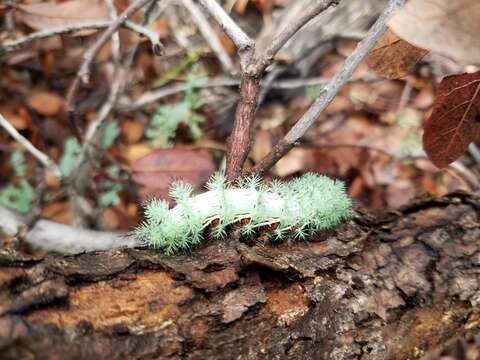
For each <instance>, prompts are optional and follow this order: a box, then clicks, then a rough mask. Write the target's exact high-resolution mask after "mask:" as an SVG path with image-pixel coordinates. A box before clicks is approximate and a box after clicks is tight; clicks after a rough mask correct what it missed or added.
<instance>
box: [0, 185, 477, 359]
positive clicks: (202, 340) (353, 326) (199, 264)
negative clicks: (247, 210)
mask: <svg viewBox="0 0 480 360" xmlns="http://www.w3.org/2000/svg"><path fill="white" fill-rule="evenodd" d="M479 214H480V201H479V199H478V198H474V197H471V196H468V195H465V194H452V195H450V196H448V197H444V198H441V199H433V198H424V199H421V200H417V201H416V202H414V203H412V204H411V205H410V206H409V207H405V208H403V209H401V210H400V211H397V212H390V213H386V214H385V215H384V216H383V218H382V219H374V218H372V217H370V216H368V215H359V216H357V217H356V218H355V219H354V220H352V221H350V222H348V223H346V224H344V225H343V226H342V227H340V228H339V229H337V230H336V231H335V232H332V233H330V234H323V235H321V236H318V237H317V238H315V239H312V240H311V241H309V242H286V243H282V244H266V243H265V241H264V240H262V239H263V237H262V236H260V237H259V238H258V239H257V240H256V241H255V242H248V241H244V240H240V239H239V238H238V236H235V231H234V233H233V235H232V238H231V239H230V241H228V242H213V241H210V242H208V243H206V244H205V245H204V246H203V247H201V248H199V249H196V250H195V251H193V252H192V253H191V254H188V255H181V256H176V257H165V256H163V255H162V254H161V253H159V252H158V251H155V250H152V249H145V248H136V249H116V250H110V251H99V252H90V253H83V254H78V255H69V256H65V255H60V254H46V253H42V252H39V251H36V252H27V251H26V250H25V249H24V250H19V249H18V248H15V247H8V246H4V247H3V248H1V249H0V266H1V267H0V354H1V355H0V357H1V358H2V359H26V358H29V359H30V358H38V359H47V358H48V359H80V358H82V359H83V358H91V359H182V358H184V359H413V358H421V357H422V356H424V355H425V354H427V353H428V352H429V351H430V350H435V348H437V347H438V346H439V345H442V344H444V343H446V342H447V341H449V340H451V339H452V338H454V337H456V336H460V335H463V334H467V333H469V332H472V331H475V330H477V331H478V329H479V326H480V217H479Z"/></svg>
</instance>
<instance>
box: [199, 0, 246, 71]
mask: <svg viewBox="0 0 480 360" xmlns="http://www.w3.org/2000/svg"><path fill="white" fill-rule="evenodd" d="M200 3H201V4H202V6H203V7H204V8H205V9H206V10H207V11H208V12H209V13H210V15H211V16H212V17H213V18H214V19H215V20H216V21H217V23H218V24H219V25H220V27H221V28H222V30H223V31H224V32H225V33H226V34H227V36H228V37H229V38H230V39H231V40H232V41H233V43H234V44H235V46H236V47H237V50H238V56H239V57H240V64H241V66H242V69H243V70H245V69H246V68H247V65H248V64H249V63H250V61H251V58H252V56H253V52H254V50H255V43H254V41H253V40H252V39H250V37H249V36H248V35H247V34H245V32H244V31H243V30H242V29H240V27H239V26H238V25H237V24H235V22H234V21H233V20H232V18H231V17H230V16H229V15H228V14H227V13H226V12H225V10H224V9H223V8H222V7H221V6H220V5H219V4H218V2H217V1H216V0H200Z"/></svg>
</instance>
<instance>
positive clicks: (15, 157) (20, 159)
mask: <svg viewBox="0 0 480 360" xmlns="http://www.w3.org/2000/svg"><path fill="white" fill-rule="evenodd" d="M10 163H11V164H12V167H13V170H14V171H15V176H18V177H25V176H26V174H27V169H26V166H25V157H24V156H23V154H22V153H21V152H20V151H19V150H15V151H14V152H13V153H12V155H11V156H10Z"/></svg>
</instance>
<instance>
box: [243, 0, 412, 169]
mask: <svg viewBox="0 0 480 360" xmlns="http://www.w3.org/2000/svg"><path fill="white" fill-rule="evenodd" d="M403 4H404V0H390V2H389V5H388V6H387V8H386V10H385V11H384V12H383V13H382V14H381V15H380V17H379V18H378V19H377V21H376V22H375V23H374V24H373V26H372V27H371V28H370V30H369V31H368V33H367V35H366V37H365V38H364V39H363V40H362V41H361V42H360V43H359V44H358V45H357V47H356V49H355V50H354V51H353V52H352V54H350V56H348V58H347V59H346V60H345V63H344V65H343V66H342V68H341V69H340V70H339V71H338V72H337V73H336V74H335V76H334V77H333V78H332V79H331V80H330V82H329V83H328V85H327V86H326V87H325V88H324V89H323V90H322V92H321V94H320V96H319V97H318V98H317V99H316V100H315V102H314V103H313V104H312V105H311V106H310V108H309V109H308V110H307V112H306V113H305V114H304V115H303V116H302V117H301V118H300V120H298V121H297V123H296V124H295V125H294V126H293V127H292V128H291V129H290V131H289V132H288V133H287V134H286V135H285V137H284V138H283V139H282V140H280V141H279V142H278V143H277V144H276V145H275V146H274V148H273V149H272V151H271V152H270V153H269V154H268V155H267V156H265V158H264V159H262V160H261V161H260V162H259V163H258V164H257V165H256V166H255V167H254V168H253V169H252V172H253V173H258V174H263V173H264V172H265V171H267V170H268V169H270V168H271V167H272V166H273V165H274V164H275V163H276V162H277V161H278V160H279V159H280V158H281V157H283V156H284V155H285V154H286V153H287V152H288V151H290V149H291V148H292V147H293V146H294V145H295V143H296V142H297V141H298V140H299V139H300V138H301V137H302V136H303V135H304V134H305V133H306V131H307V130H308V129H309V128H310V127H311V126H312V125H313V123H314V122H315V120H316V119H317V118H318V116H319V115H320V114H321V113H322V111H323V110H324V109H325V108H326V107H327V106H328V105H329V104H330V103H331V102H332V100H333V99H334V98H335V96H336V95H337V93H338V92H339V91H340V89H341V88H342V87H343V86H344V85H345V84H346V83H347V81H348V80H349V79H350V78H351V76H352V74H353V72H354V71H355V69H356V68H357V67H358V65H360V63H361V62H362V60H363V59H364V58H365V57H366V56H367V54H368V53H369V52H370V50H371V49H372V48H373V46H374V45H375V43H376V42H377V40H378V39H379V38H380V37H381V36H382V35H383V33H384V32H385V28H386V20H387V19H388V18H389V17H390V16H391V14H392V13H393V12H395V11H396V10H397V9H399V8H400V7H402V6H403Z"/></svg>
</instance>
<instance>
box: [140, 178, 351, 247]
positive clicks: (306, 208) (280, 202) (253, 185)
mask: <svg viewBox="0 0 480 360" xmlns="http://www.w3.org/2000/svg"><path fill="white" fill-rule="evenodd" d="M206 187H207V189H208V191H207V192H205V193H202V194H199V195H195V196H193V195H192V193H193V188H192V187H191V186H190V185H189V184H186V183H183V182H177V183H174V184H173V185H172V187H171V189H170V195H171V196H172V197H173V198H174V199H175V201H176V205H175V206H174V207H173V208H172V209H169V207H168V202H167V201H165V200H158V199H153V200H151V201H149V202H147V203H146V204H145V220H144V222H143V223H142V224H141V225H140V226H139V227H138V228H137V229H136V230H135V234H136V236H137V237H139V238H140V239H141V240H143V241H145V242H146V243H148V244H150V245H152V246H154V247H158V248H161V249H162V250H163V251H164V252H165V253H166V254H174V253H177V252H179V251H182V250H187V249H190V248H192V247H194V246H196V245H198V244H199V243H200V242H201V241H202V239H203V233H204V230H205V228H206V227H208V226H209V225H213V224H215V225H214V226H212V230H211V235H212V236H213V237H214V238H223V237H225V236H226V234H227V232H226V230H227V226H228V225H230V224H233V223H236V222H240V221H241V224H243V225H242V227H241V231H242V233H243V234H247V235H250V234H252V233H253V232H254V231H255V229H256V228H258V227H262V226H270V225H274V224H276V225H275V227H274V226H272V228H274V229H273V230H272V232H271V236H272V238H273V239H275V240H281V239H282V238H284V237H285V235H288V234H291V235H292V236H293V237H294V238H296V239H305V238H306V237H308V236H309V235H311V234H313V233H314V232H316V231H318V230H326V229H330V228H332V227H334V226H336V225H338V224H339V223H340V222H341V221H342V220H344V219H347V218H349V217H350V216H351V215H352V201H351V200H350V198H349V197H348V196H347V194H346V192H345V185H344V183H343V182H342V181H338V180H332V179H330V178H328V177H326V176H322V175H317V174H314V173H307V174H305V175H303V176H302V177H299V178H297V179H294V180H292V181H290V182H288V183H283V182H280V181H272V182H271V183H270V184H269V185H268V186H266V185H265V184H264V183H263V182H262V180H261V179H260V178H259V177H256V176H253V177H248V178H246V179H244V180H242V181H241V182H239V183H238V184H236V186H232V185H230V184H229V183H227V181H226V180H225V178H224V176H223V175H221V174H219V173H217V174H215V175H213V176H212V178H211V179H210V180H209V182H208V183H207V186H206ZM242 220H243V221H242Z"/></svg>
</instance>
